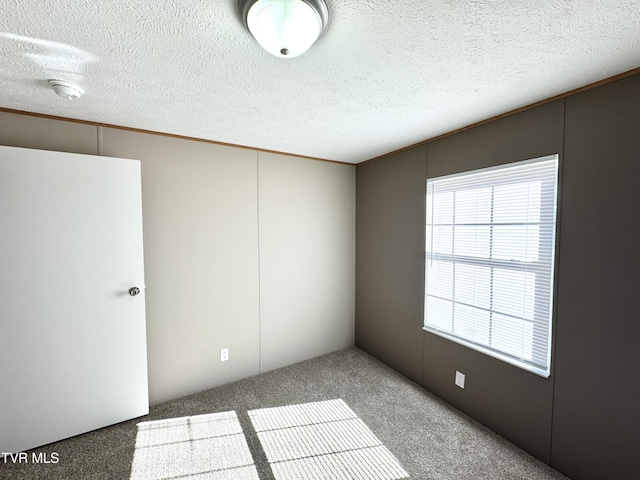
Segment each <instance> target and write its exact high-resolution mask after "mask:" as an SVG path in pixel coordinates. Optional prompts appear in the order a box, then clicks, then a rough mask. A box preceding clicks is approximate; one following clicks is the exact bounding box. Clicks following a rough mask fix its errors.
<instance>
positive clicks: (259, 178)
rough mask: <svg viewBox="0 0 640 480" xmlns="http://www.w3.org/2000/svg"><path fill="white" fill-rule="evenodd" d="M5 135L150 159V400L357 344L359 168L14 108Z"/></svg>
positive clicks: (146, 175)
mask: <svg viewBox="0 0 640 480" xmlns="http://www.w3.org/2000/svg"><path fill="white" fill-rule="evenodd" d="M0 145H9V146H17V147H27V148H38V149H45V150H58V151H67V152H76V153H88V154H94V155H95V154H101V155H107V156H115V157H123V158H134V159H138V160H141V163H142V203H143V228H144V249H145V276H146V285H147V291H146V308H147V347H148V365H149V395H150V402H151V404H156V403H160V402H162V401H165V400H170V399H173V398H177V397H180V396H182V395H186V394H189V393H193V392H196V391H200V390H204V389H207V388H210V387H213V386H215V385H219V384H223V383H227V382H230V381H233V380H238V379H241V378H245V377H247V376H250V375H254V374H257V373H260V372H262V371H266V370H269V369H273V368H278V367H281V366H284V365H288V364H291V363H294V362H297V361H301V360H305V359H307V358H311V357H313V356H317V355H321V354H324V353H328V352H331V351H335V350H338V349H341V348H344V347H347V346H350V345H352V344H353V342H354V311H355V303H354V289H355V281H354V277H355V251H354V248H355V219H354V217H355V167H353V166H351V165H341V164H336V163H327V162H319V161H314V160H308V159H301V158H293V157H290V156H285V155H275V154H264V153H261V152H258V151H256V150H252V149H244V148H234V147H229V146H221V145H215V144H210V143H205V142H197V141H191V140H184V139H177V138H170V137H164V136H159V135H151V134H144V133H138V132H132V131H127V130H120V129H113V128H105V127H97V126H91V125H86V124H81V123H74V122H68V121H61V120H52V119H45V118H39V117H34V116H29V115H19V114H14V113H7V112H0ZM221 348H229V357H230V358H229V361H228V362H224V363H222V362H220V349H221Z"/></svg>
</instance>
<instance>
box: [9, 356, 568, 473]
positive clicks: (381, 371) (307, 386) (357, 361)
mask: <svg viewBox="0 0 640 480" xmlns="http://www.w3.org/2000/svg"><path fill="white" fill-rule="evenodd" d="M332 399H342V400H343V401H344V402H345V403H346V405H348V407H350V409H351V410H352V411H353V412H354V413H355V414H356V415H357V416H358V417H359V418H360V419H361V420H362V422H364V424H365V425H366V426H367V427H368V428H369V429H370V430H371V431H372V432H373V434H374V435H375V436H376V437H377V439H379V441H380V442H381V444H382V445H384V447H386V449H388V450H389V451H390V452H391V453H392V454H393V455H395V458H397V460H398V461H399V463H400V465H401V466H402V467H403V468H404V470H406V471H407V472H408V473H409V475H410V478H412V479H414V480H427V479H455V480H459V479H474V480H475V479H491V480H499V479H505V480H507V479H508V480H514V479H523V480H524V479H526V480H530V479H536V480H537V479H564V478H566V477H565V476H563V475H561V474H560V473H558V472H557V471H555V470H553V469H552V468H550V467H549V466H547V465H545V464H544V463H542V462H540V461H538V460H536V459H535V458H533V457H531V456H530V455H528V454H527V453H525V452H524V451H522V450H521V449H519V448H517V447H515V446H514V445H512V444H511V443H509V442H507V441H506V440H504V439H503V438H501V437H499V436H498V435H496V434H494V433H493V432H491V431H489V430H488V429H486V428H484V427H483V426H481V425H479V424H478V423H477V422H475V421H473V420H471V419H470V418H469V417H467V416H466V415H464V414H462V413H460V412H458V411H457V410H456V409H454V408H453V407H451V406H449V405H447V404H446V403H444V402H442V401H441V400H439V399H438V398H437V397H435V396H433V395H431V394H430V393H428V392H426V391H425V390H424V389H422V388H421V387H419V386H418V385H416V384H415V383H413V382H411V381H409V380H407V379H406V378H405V377H403V376H401V375H399V374H398V373H396V372H394V371H393V370H391V369H390V368H388V367H387V366H386V365H384V364H382V363H380V362H379V361H377V360H376V359H374V358H373V357H371V356H369V355H368V354H366V353H364V352H363V351H362V350H360V349H358V348H356V347H351V348H348V349H346V350H342V351H339V352H336V353H332V354H329V355H325V356H322V357H319V358H316V359H313V360H308V361H306V362H302V363H298V364H296V365H292V366H289V367H285V368H282V369H279V370H275V371H272V372H268V373H265V374H262V375H258V376H256V377H252V378H248V379H245V380H241V381H238V382H234V383H230V384H227V385H223V386H220V387H217V388H213V389H210V390H206V391H204V392H200V393H197V394H194V395H190V396H187V397H183V398H180V399H178V400H173V401H170V402H166V403H163V404H160V405H156V406H153V407H151V411H150V413H149V415H148V416H147V417H144V418H141V419H135V420H131V421H127V422H123V423H120V424H118V425H114V426H111V427H107V428H103V429H100V430H97V431H94V432H89V433H86V434H84V435H79V436H77V437H74V438H71V439H67V440H63V441H61V442H56V443H53V444H50V445H47V446H45V447H41V448H38V449H35V450H32V451H30V452H28V453H29V456H30V458H31V454H32V453H36V455H38V454H40V453H43V454H46V455H47V456H48V458H51V454H53V453H54V452H55V453H57V454H58V457H59V461H58V463H55V464H54V463H51V464H33V463H28V464H12V463H10V462H9V463H2V459H1V457H0V478H1V479H7V480H8V479H11V480H27V479H28V480H38V479H64V480H75V479H78V480H93V479H96V480H97V479H109V480H112V479H122V480H128V479H129V478H130V476H131V466H132V462H133V456H134V451H135V445H136V435H137V432H138V428H137V424H138V423H140V422H141V421H144V422H149V421H154V420H162V419H172V418H177V417H190V416H196V415H204V414H211V413H217V412H229V411H235V412H236V413H237V417H238V421H239V423H240V425H241V427H242V431H243V432H244V436H245V438H246V442H247V444H248V447H249V450H250V451H251V454H252V457H253V462H254V464H255V468H256V470H257V472H258V474H259V478H260V479H261V480H274V478H275V477H274V474H273V472H272V469H271V467H270V465H269V461H268V459H267V456H266V455H265V453H264V450H263V448H262V446H261V443H260V440H259V438H258V434H257V433H256V431H255V429H254V427H253V425H252V423H251V419H250V416H249V413H248V412H249V411H250V410H255V409H264V408H270V407H280V406H284V405H292V404H303V403H309V402H322V401H326V400H332ZM240 439H241V437H240ZM212 478H213V477H212ZM221 478H224V476H223V477H221Z"/></svg>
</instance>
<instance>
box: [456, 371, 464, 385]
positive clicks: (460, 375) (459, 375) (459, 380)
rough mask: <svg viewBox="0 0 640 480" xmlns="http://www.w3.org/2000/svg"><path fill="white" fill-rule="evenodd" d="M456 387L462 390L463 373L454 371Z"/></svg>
mask: <svg viewBox="0 0 640 480" xmlns="http://www.w3.org/2000/svg"><path fill="white" fill-rule="evenodd" d="M455 382H456V385H457V386H459V387H460V388H464V373H461V372H459V371H457V370H456V380H455Z"/></svg>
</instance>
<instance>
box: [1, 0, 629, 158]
mask: <svg viewBox="0 0 640 480" xmlns="http://www.w3.org/2000/svg"><path fill="white" fill-rule="evenodd" d="M327 4H328V7H329V14H330V20H329V22H330V23H329V27H328V29H327V31H326V32H325V33H324V35H323V36H322V37H321V38H320V40H319V41H318V42H317V43H316V45H314V46H313V47H312V48H311V50H309V51H308V52H307V53H306V54H304V55H302V56H300V57H297V58H294V59H280V58H276V57H273V56H271V55H269V54H268V53H266V52H265V51H263V50H262V49H261V48H260V47H259V46H258V44H257V43H256V42H255V41H254V40H253V37H251V35H250V34H249V32H248V31H247V30H246V29H245V28H244V26H243V24H242V21H241V20H240V18H239V16H238V13H237V9H236V0H146V1H142V0H140V1H126V2H125V1H122V0H120V1H95V0H94V1H88V0H28V1H25V0H2V2H1V4H0V82H1V83H0V84H1V85H2V91H1V92H0V107H4V108H9V109H16V110H24V111H29V112H36V113H43V114H49V115H56V116H62V117H69V118H75V119H82V120H88V121H92V122H100V123H107V124H113V125H120V126H126V127H132V128H139V129H145V130H153V131H158V132H165V133H171V134H177V135H185V136H189V137H197V138H203V139H209V140H214V141H218V142H224V143H231V144H237V145H244V146H249V147H255V148H261V149H268V150H275V151H280V152H288V153H294V154H298V155H304V156H311V157H318V158H324V159H330V160H338V161H343V162H350V163H357V162H360V161H363V160H367V159H369V158H372V157H376V156H378V155H382V154H384V153H387V152H390V151H393V150H396V149H399V148H402V147H405V146H408V145H410V144H413V143H417V142H420V141H423V140H425V139H428V138H431V137H434V136H437V135H439V134H442V133H446V132H449V131H452V130H454V129H457V128H460V127H463V126H466V125H469V124H472V123H475V122H477V121H480V120H483V119H486V118H489V117H492V116H494V115H498V114H500V113H503V112H506V111H509V110H513V109H515V108H518V107H521V106H525V105H528V104H531V103H534V102H536V101H539V100H543V99H546V98H549V97H551V96H554V95H557V94H560V93H564V92H566V91H569V90H572V89H574V88H578V87H580V86H583V85H586V84H589V83H591V82H595V81H598V80H601V79H604V78H607V77H610V76H613V75H616V74H618V73H621V72H625V71H627V70H631V69H634V68H637V67H639V66H640V0H565V1H559V0H536V1H531V0H431V1H424V0H361V1H346V0H343V1H340V0H327ZM49 78H57V79H61V80H69V81H75V82H77V83H78V84H80V85H81V86H82V87H83V88H84V89H85V91H86V93H85V96H84V97H82V98H81V99H80V100H76V101H68V100H64V99H62V98H60V97H57V96H56V95H55V94H54V93H53V91H52V90H51V88H50V87H49V86H48V84H47V79H49Z"/></svg>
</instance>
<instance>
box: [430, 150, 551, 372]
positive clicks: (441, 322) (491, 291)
mask: <svg viewBox="0 0 640 480" xmlns="http://www.w3.org/2000/svg"><path fill="white" fill-rule="evenodd" d="M557 179H558V156H557V155H553V156H548V157H543V158H539V159H535V160H527V161H524V162H516V163H511V164H508V165H505V166H500V167H494V168H487V169H482V170H476V171H472V172H468V173H462V174H455V175H448V176H445V177H438V178H432V179H429V180H427V231H426V281H425V310H424V327H425V329H426V330H429V331H432V332H434V333H436V334H438V335H442V336H444V337H447V338H449V339H451V340H453V341H456V342H458V343H461V344H463V345H466V346H469V347H471V348H475V349H477V350H480V351H482V352H484V353H486V354H489V355H492V356H495V357H497V358H500V359H502V360H505V361H508V362H510V363H513V364H515V365H518V366H520V367H522V368H525V369H527V370H530V371H532V372H534V373H537V374H539V375H542V376H545V377H548V376H549V365H550V356H551V315H552V311H551V309H552V299H553V271H554V246H555V225H556V197H557V194H556V192H557Z"/></svg>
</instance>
